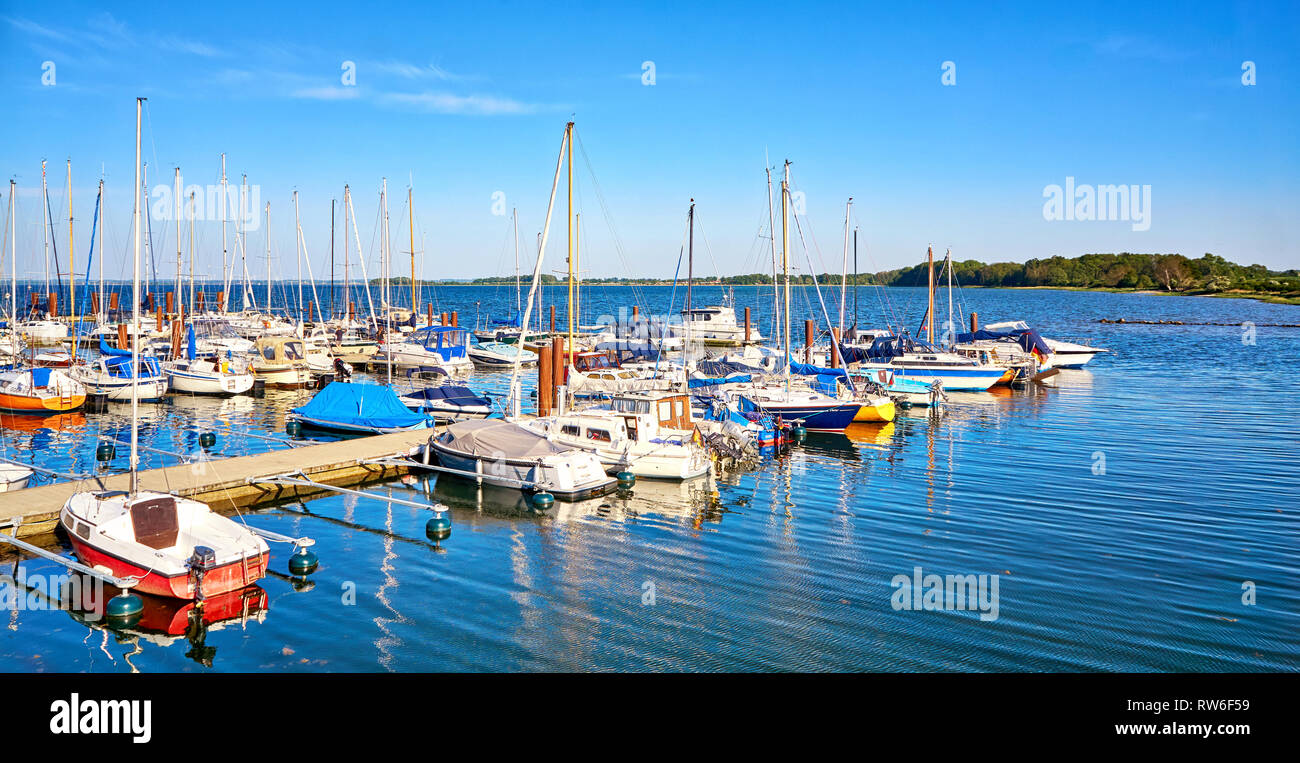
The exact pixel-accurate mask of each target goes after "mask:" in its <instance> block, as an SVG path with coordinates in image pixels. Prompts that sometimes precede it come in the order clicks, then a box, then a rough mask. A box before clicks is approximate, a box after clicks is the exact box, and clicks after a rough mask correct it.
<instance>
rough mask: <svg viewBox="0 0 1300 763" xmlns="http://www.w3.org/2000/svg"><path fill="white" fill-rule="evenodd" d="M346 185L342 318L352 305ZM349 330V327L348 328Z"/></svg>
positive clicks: (346, 193) (344, 187)
mask: <svg viewBox="0 0 1300 763" xmlns="http://www.w3.org/2000/svg"><path fill="white" fill-rule="evenodd" d="M348 193H349V191H348V185H347V183H344V184H343V316H344V317H345V318H348V317H350V316H348V305H350V304H352V282H351V281H350V280H348V210H349V209H351V208H352V201H351V199H349V198H348ZM349 328H351V326H349Z"/></svg>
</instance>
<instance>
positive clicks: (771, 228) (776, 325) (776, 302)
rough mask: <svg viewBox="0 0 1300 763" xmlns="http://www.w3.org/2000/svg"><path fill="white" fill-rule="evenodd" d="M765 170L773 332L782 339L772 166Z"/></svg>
mask: <svg viewBox="0 0 1300 763" xmlns="http://www.w3.org/2000/svg"><path fill="white" fill-rule="evenodd" d="M763 171H764V173H766V174H767V233H768V236H767V238H768V240H769V241H770V242H771V243H772V328H773V332H772V333H773V334H775V335H776V338H777V339H778V340H780V338H781V287H780V286H779V285H778V284H779V282H778V281H777V270H776V219H775V218H774V217H773V213H772V168H771V167H770V166H768V167H764V168H763Z"/></svg>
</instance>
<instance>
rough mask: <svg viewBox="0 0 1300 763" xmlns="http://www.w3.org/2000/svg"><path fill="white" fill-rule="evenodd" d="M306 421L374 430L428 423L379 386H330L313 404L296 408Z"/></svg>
mask: <svg viewBox="0 0 1300 763" xmlns="http://www.w3.org/2000/svg"><path fill="white" fill-rule="evenodd" d="M292 412H293V413H296V414H298V415H299V416H302V417H303V418H306V419H311V420H314V421H321V422H334V423H338V424H347V425H350V426H355V427H366V428H372V429H404V428H414V427H419V426H420V425H422V424H424V423H425V419H424V417H423V416H421V415H419V414H418V413H414V412H412V411H411V410H410V409H409V408H407V407H406V406H405V405H402V401H401V400H398V399H397V395H396V394H395V393H394V392H393V390H392V389H390V388H388V387H381V386H379V385H378V384H350V383H345V382H330V384H329V385H328V386H326V387H325V389H323V390H321V391H320V392H318V393H316V396H315V397H313V398H312V399H311V402H309V403H307V404H306V405H303V406H300V407H298V408H294V409H293V411H292Z"/></svg>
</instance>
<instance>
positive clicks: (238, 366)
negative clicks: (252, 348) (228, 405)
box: [163, 357, 254, 395]
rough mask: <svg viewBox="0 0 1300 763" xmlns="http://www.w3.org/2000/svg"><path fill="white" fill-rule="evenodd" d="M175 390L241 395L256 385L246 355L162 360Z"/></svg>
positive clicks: (190, 392)
mask: <svg viewBox="0 0 1300 763" xmlns="http://www.w3.org/2000/svg"><path fill="white" fill-rule="evenodd" d="M163 373H165V374H167V380H168V383H169V385H170V386H171V389H172V391H173V392H186V393H189V394H192V395H242V394H243V393H245V392H248V391H249V390H251V389H252V388H253V381H254V379H253V372H252V370H251V369H250V368H249V365H248V361H247V360H245V359H243V358H238V357H236V358H225V359H223V358H219V357H211V358H194V359H182V360H173V361H171V362H170V363H164V364H163Z"/></svg>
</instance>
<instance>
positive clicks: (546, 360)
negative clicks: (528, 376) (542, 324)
mask: <svg viewBox="0 0 1300 763" xmlns="http://www.w3.org/2000/svg"><path fill="white" fill-rule="evenodd" d="M554 359H555V357H554V355H553V354H552V352H551V348H550V347H549V346H547V347H543V348H541V350H540V351H539V352H538V353H537V415H538V416H549V415H551V401H552V399H553V398H554V397H555V388H554V385H553V382H554V381H555V379H554V373H555V372H554V371H552V370H551V361H552V360H554Z"/></svg>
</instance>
